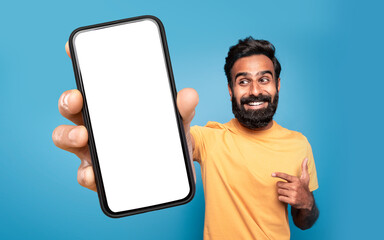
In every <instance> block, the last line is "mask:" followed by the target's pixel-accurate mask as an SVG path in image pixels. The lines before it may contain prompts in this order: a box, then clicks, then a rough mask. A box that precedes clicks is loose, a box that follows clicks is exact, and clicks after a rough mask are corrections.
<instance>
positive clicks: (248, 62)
mask: <svg viewBox="0 0 384 240" xmlns="http://www.w3.org/2000/svg"><path fill="white" fill-rule="evenodd" d="M265 70H269V71H271V72H272V73H273V74H274V72H275V70H274V68H273V63H272V61H271V59H269V58H268V57H267V56H265V55H252V56H249V57H242V58H239V59H238V60H237V61H236V62H235V64H233V67H232V71H231V75H232V78H233V77H234V76H236V74H237V73H239V72H246V73H250V74H252V75H254V74H256V73H258V72H260V71H265ZM273 77H274V76H273Z"/></svg>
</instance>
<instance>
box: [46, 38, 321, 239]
mask: <svg viewBox="0 0 384 240" xmlns="http://www.w3.org/2000/svg"><path fill="white" fill-rule="evenodd" d="M67 52H68V49H67ZM224 69H225V73H226V76H227V80H228V90H229V95H230V97H231V101H232V111H233V113H234V115H235V118H234V119H232V120H231V121H229V122H228V123H225V124H221V123H217V122H208V123H207V125H206V126H205V127H200V126H193V127H190V123H191V121H192V119H193V117H194V114H195V107H196V105H197V103H198V95H197V93H196V91H195V90H193V89H183V90H181V91H180V92H179V93H178V96H177V106H178V109H179V111H180V114H181V116H182V118H183V124H184V130H185V133H186V138H187V142H188V146H189V150H190V155H191V156H193V159H194V160H195V161H197V162H199V163H200V165H201V171H202V179H203V185H204V193H205V204H206V208H205V209H206V210H205V223H204V239H205V240H208V239H214V240H224V239H231V240H233V239H279V240H280V239H289V238H290V229H289V222H288V210H287V206H288V205H290V206H291V213H292V217H293V221H294V223H295V225H296V226H298V227H299V228H301V229H307V228H310V227H311V226H312V225H313V224H314V223H315V221H316V220H317V218H318V215H319V211H318V209H317V207H316V204H315V199H314V196H313V194H312V191H314V190H316V189H317V188H318V183H317V175H316V168H315V162H314V159H313V155H312V150H311V146H310V144H309V143H308V141H307V139H306V138H305V137H304V136H303V135H302V134H301V133H299V132H295V131H291V130H288V129H285V128H283V127H282V126H280V125H278V124H277V123H276V122H275V121H274V120H273V116H274V114H275V112H276V109H277V105H278V100H279V90H280V78H279V75H280V71H281V66H280V63H279V62H278V60H277V59H276V57H275V48H274V46H273V45H272V44H271V43H269V42H268V41H264V40H254V39H253V38H251V37H249V38H246V39H244V40H240V41H239V43H238V44H237V45H235V46H232V47H231V48H230V50H229V52H228V56H227V58H226V63H225V66H224ZM81 108H82V96H81V94H80V92H79V91H77V90H70V91H66V92H64V93H63V94H62V96H61V97H60V100H59V111H60V113H61V114H62V115H63V116H64V117H66V118H68V119H70V120H71V121H73V122H74V123H75V124H77V125H79V126H69V125H61V126H59V127H57V128H56V129H55V130H54V132H53V136H52V137H53V141H54V143H55V144H56V145H57V146H58V147H60V148H62V149H64V150H67V151H70V152H73V153H75V154H76V155H77V156H78V157H79V158H80V159H81V164H80V167H79V170H78V181H79V183H80V184H81V185H82V186H84V187H87V188H89V189H91V190H94V191H96V185H95V179H94V174H93V169H92V164H91V158H90V154H89V149H88V146H87V140H88V134H87V131H86V129H85V128H84V127H83V126H82V125H83V121H82V117H81Z"/></svg>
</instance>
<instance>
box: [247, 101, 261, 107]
mask: <svg viewBox="0 0 384 240" xmlns="http://www.w3.org/2000/svg"><path fill="white" fill-rule="evenodd" d="M263 103H264V102H250V103H248V105H251V106H259V105H261V104H263Z"/></svg>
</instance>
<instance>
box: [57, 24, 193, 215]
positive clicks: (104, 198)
mask: <svg viewBox="0 0 384 240" xmlns="http://www.w3.org/2000/svg"><path fill="white" fill-rule="evenodd" d="M136 20H137V19H136ZM147 20H148V19H147ZM150 21H153V19H150ZM115 23H116V22H115ZM120 23H121V22H120ZM155 23H156V22H155ZM151 24H153V23H151ZM156 24H158V23H156ZM158 26H159V25H158ZM96 27H100V25H99V26H96ZM104 27H105V26H104ZM93 28H95V26H94V27H93ZM98 29H100V28H98ZM158 29H160V30H161V28H158ZM158 33H159V32H158ZM160 33H161V31H160ZM164 40H165V39H164ZM163 43H164V42H163ZM88 45H89V42H88V43H87V44H86V46H88ZM106 46H107V47H110V46H109V45H108V44H107V45H106ZM96 50H97V49H96ZM104 50H105V49H104ZM106 52H107V55H108V54H109V51H106ZM166 53H167V52H166ZM72 55H74V54H72ZM166 55H167V54H165V58H164V59H165V60H167V56H166ZM107 57H108V56H107ZM111 57H112V56H111V55H109V60H111ZM120 57H121V56H120ZM123 57H124V56H123ZM168 58H169V56H168ZM92 60H93V59H92ZM131 60H132V59H131ZM75 61H76V60H75ZM75 61H74V64H75V63H76V62H75ZM96 61H100V59H98V60H96ZM119 61H120V60H119ZM168 63H169V59H168ZM96 64H99V62H97V63H96ZM119 64H120V63H119V62H115V63H114V64H113V65H114V66H112V68H113V69H119V67H117V68H116V65H119ZM80 66H81V65H80ZM83 66H87V63H85V65H84V64H83ZM102 66H103V65H100V67H102ZM165 66H166V65H165ZM78 67H79V66H78ZM169 67H170V66H169ZM86 68H87V67H85V68H83V69H82V70H83V71H79V72H78V73H79V75H78V76H77V77H78V79H77V80H81V81H83V79H84V76H83V75H82V73H84V69H86ZM120 68H126V65H124V64H123V65H120ZM163 70H164V69H163ZM168 70H169V68H168ZM92 71H93V70H92ZM108 71H110V69H109V70H108ZM87 74H88V73H86V74H85V75H87ZM143 74H144V75H145V73H143ZM169 74H171V72H168V77H170V79H171V80H173V79H172V76H170V75H169ZM118 75H119V74H118ZM116 76H117V75H116ZM88 79H92V80H94V79H95V78H94V77H93V78H88ZM143 79H144V78H141V79H139V80H138V81H140V80H143ZM135 80H136V79H135V78H134V79H132V81H135ZM136 81H137V80H136ZM147 81H150V80H148V79H147ZM144 82H145V81H144ZM79 83H82V82H79V81H78V84H79ZM115 83H116V82H115ZM163 83H164V82H163ZM91 84H92V83H91ZM168 84H170V85H168V88H169V86H171V93H172V82H168ZM101 85H102V86H104V88H103V89H102V91H99V92H98V94H95V96H97V97H98V98H101V99H103V100H102V101H98V104H97V106H99V105H103V104H105V105H104V107H105V108H106V109H107V112H108V111H110V109H109V108H114V107H115V108H114V109H115V110H116V109H119V108H120V107H121V106H122V105H120V106H119V107H116V106H112V107H111V106H110V105H109V106H108V99H109V98H113V97H114V96H111V95H108V96H107V98H106V99H105V98H104V97H105V96H103V93H105V90H108V85H107V86H105V85H103V84H101ZM112 85H113V84H112ZM163 85H164V84H163ZM87 86H91V85H89V84H88V85H86V86H85V87H84V86H81V85H80V88H81V87H84V89H83V90H85V92H86V93H87V89H91V88H92V87H88V88H87ZM136 86H137V85H136ZM116 87H119V86H116V85H113V87H112V88H109V89H110V90H111V89H112V90H115V88H116ZM160 87H162V86H160ZM134 89H137V88H133V89H125V90H127V91H129V90H131V91H132V90H134ZM156 90H158V88H157V89H156ZM88 91H90V95H92V92H95V91H94V90H88ZM147 91H148V90H147ZM173 91H174V88H173ZM96 92H97V91H96ZM107 92H108V91H107ZM114 92H115V91H114ZM188 92H189V93H191V92H194V91H193V90H186V91H185V95H188ZM120 93H121V92H120ZM154 93H157V92H154ZM69 94H74V95H77V96H79V95H78V94H76V93H74V92H72V93H69ZM189 95H190V96H192V98H191V99H193V98H194V100H192V101H191V105H194V106H193V107H190V109H192V110H193V109H194V107H195V106H196V104H197V101H198V98H197V94H195V92H194V93H192V95H191V94H189ZM193 95H194V96H193ZM80 96H81V95H80ZM168 96H169V95H168ZM62 98H65V96H64V97H62ZM69 98H70V99H71V98H73V97H69ZM171 99H172V98H171ZM84 103H86V104H87V101H84ZM110 103H111V102H110ZM112 103H115V104H116V103H117V102H116V101H112ZM153 103H154V104H155V103H159V102H153ZM151 104H152V103H150V104H148V103H147V106H145V105H144V106H145V107H151ZM62 105H63V104H62ZM116 105H118V104H116ZM123 105H124V104H123ZM171 105H172V104H171ZM93 106H96V105H95V104H93ZM125 106H126V104H125ZM145 107H144V109H145ZM64 108H65V107H64ZM101 108H102V107H101ZM95 109H97V108H95ZM137 109H139V108H137ZM88 110H89V109H88ZM66 111H71V110H70V107H68V106H67V108H65V109H64V111H61V112H62V114H63V115H64V116H66V117H68V118H71V117H74V116H76V115H77V113H75V112H72V113H69V114H68V113H67V112H66ZM85 111H87V110H86V109H85ZM93 111H95V110H93ZM146 112H148V111H146ZM146 112H145V111H144V113H146ZM109 113H115V114H117V113H116V111H115V112H113V111H112V112H109ZM185 113H188V111H187V112H185ZM83 114H84V112H83ZM112 115H113V114H112ZM187 115H188V116H187ZM191 115H193V114H190V112H189V113H188V114H186V117H185V118H190V120H192V118H191V117H190V116H191ZM77 116H78V115H77ZM94 116H97V117H94V118H92V114H89V116H88V119H86V121H89V120H91V121H90V122H92V121H93V120H92V119H97V118H98V119H99V120H100V115H97V114H96V115H94ZM157 116H159V117H160V118H161V117H164V116H162V115H161V114H157ZM174 116H175V115H174ZM176 116H177V115H176ZM120 117H121V116H120ZM85 118H87V116H86V117H85ZM106 119H107V120H109V121H107V120H105V119H104V120H103V121H101V122H102V124H105V123H108V124H111V121H113V120H115V118H114V117H113V116H112V117H111V114H107V118H106ZM176 120H177V118H176ZM190 120H189V123H190ZM168 121H169V119H168ZM90 122H89V125H90ZM95 122H97V120H96V121H95ZM113 122H114V123H116V121H113ZM157 122H158V121H156V119H154V122H153V124H154V125H156V123H157ZM176 123H177V121H176ZM189 123H188V124H187V125H188V127H189ZM108 124H107V125H108ZM120 124H121V123H120ZM101 126H102V125H101ZM184 126H186V125H185V122H184ZM88 127H90V126H88ZM136 127H137V128H139V127H140V125H139V124H137V126H136ZM149 127H151V126H149ZM89 129H92V128H89ZM89 129H88V131H89ZM179 130H180V128H179ZM55 132H56V130H55ZM128 132H129V131H128ZM151 133H152V131H151ZM179 133H180V132H179ZM188 133H189V131H188ZM54 135H55V134H54ZM64 135H65V134H64ZM90 135H91V136H92V131H91V134H90ZM110 136H112V135H109V138H108V139H109V141H114V137H112V138H111V137H110ZM136 137H137V136H136ZM138 137H139V138H140V136H138ZM147 137H148V136H147ZM128 138H129V136H128ZM97 139H98V138H94V139H93V141H95V142H97V141H98V140H97ZM54 140H55V138H54ZM120 140H121V138H120ZM128 140H129V139H128ZM58 142H60V141H56V142H55V143H58ZM90 142H92V139H90ZM121 142H122V141H118V142H117V143H118V144H120V143H121ZM141 143H147V140H146V139H145V138H144V141H142V142H141ZM152 143H153V142H152ZM93 144H95V143H93ZM57 145H58V146H60V143H58V144H57ZM90 145H91V144H90ZM95 146H96V145H94V146H93V147H95ZM60 147H63V146H60ZM63 148H66V146H64V147H63ZM91 148H92V146H91ZM101 148H102V147H101ZM85 149H86V148H85ZM173 149H174V147H172V150H173ZM67 150H69V151H71V150H70V149H67ZM72 150H73V149H72ZM95 150H96V148H95ZM109 150H110V149H109ZM91 151H92V150H91ZM74 152H75V151H74ZM86 152H87V150H84V153H86ZM113 152H114V151H109V153H113ZM168 152H169V151H168ZM94 153H95V155H96V157H97V153H98V152H97V153H96V151H95V152H94ZM121 153H122V152H120V154H121ZM140 153H142V151H141V152H140ZM77 154H79V153H77ZM124 154H125V153H124ZM124 154H121V155H124ZM128 155H129V154H128ZM139 155H140V154H139ZM167 155H168V156H169V154H167ZM187 155H188V154H187ZM115 156H118V155H115ZM136 156H137V155H136ZM159 156H160V157H159V158H160V159H156V160H157V162H151V164H155V165H156V164H157V163H158V162H159V161H162V159H161V154H160V155H159ZM184 160H186V157H185V148H184ZM96 161H97V160H96ZM85 162H88V161H85ZM115 163H116V162H115ZM118 163H119V162H118ZM120 163H121V162H120ZM183 163H184V168H185V167H187V169H186V170H187V171H188V162H187V161H183ZM93 164H94V165H95V162H94V163H93ZM82 165H83V164H82ZM85 165H86V164H85ZM104 166H106V165H104ZM131 166H132V165H131ZM149 166H150V165H149ZM158 166H161V165H156V168H158ZM170 166H173V165H170ZM97 167H100V166H97ZM97 167H96V168H97ZM135 167H138V165H135ZM139 167H140V165H139ZM147 167H148V166H146V167H145V168H147ZM168 167H169V166H168ZM101 170H103V167H101ZM125 170H128V171H129V169H125ZM190 170H191V169H189V171H190ZM131 171H132V170H131ZM79 172H80V169H79ZM101 172H102V171H101ZM101 172H100V173H101ZM112 172H116V168H115V169H114V170H113V171H112ZM131 173H132V172H131ZM120 174H123V175H124V171H123V172H121V173H120ZM152 174H157V173H156V171H155V172H154V171H153V169H152V172H151V174H150V175H152ZM170 174H172V172H170ZM150 175H148V176H150ZM168 175H169V173H168ZM180 176H182V175H180ZM96 177H99V180H101V179H102V178H100V177H101V175H100V176H97V173H96ZM109 177H110V176H109ZM136 177H137V176H136ZM120 179H122V178H120ZM154 179H156V178H154ZM188 179H189V180H188ZM130 180H131V181H132V180H134V178H130ZM157 180H158V179H156V181H157ZM187 180H188V181H189V183H188V184H189V186H188V189H187V190H188V191H189V193H190V192H191V191H192V190H194V189H192V188H193V186H192V187H191V184H190V183H191V181H190V175H187ZM149 182H150V184H149V185H148V184H147V185H146V187H149V188H150V189H151V190H152V191H153V190H154V189H153V188H151V187H152V186H150V185H151V184H153V183H154V182H153V180H152V181H149ZM167 183H170V184H171V185H172V184H173V183H172V181H171V182H167ZM98 185H99V186H98V189H99V196H100V190H101V192H102V191H105V189H104V188H103V187H102V186H101V187H100V185H104V182H103V181H101V182H98ZM123 185H124V184H123ZM126 185H129V182H125V186H126ZM159 186H161V185H159ZM130 187H131V188H130V190H128V193H132V189H134V190H135V186H132V184H131V185H130ZM162 187H163V186H162ZM122 188H123V186H120V190H121V189H122ZM170 189H171V191H173V189H174V186H172V188H170ZM184 189H186V188H184ZM120 190H117V191H116V192H115V193H117V194H120V192H121V191H120ZM144 190H145V189H144ZM134 193H135V194H142V191H141V189H140V188H138V189H136V192H134ZM161 194H162V193H161V192H157V193H155V194H154V195H152V200H154V198H156V197H157V196H158V195H161ZM111 196H112V195H107V194H106V193H105V192H104V195H102V196H100V197H101V204H102V206H103V204H104V207H107V209H103V210H104V211H107V212H106V213H107V214H109V215H110V216H112V217H117V216H122V215H128V214H134V213H138V212H142V211H148V210H153V209H158V208H162V207H166V205H167V206H170V205H174V204H175V202H176V201H179V203H180V199H177V198H176V199H172V200H173V201H168V202H167V201H164V202H161V201H160V202H158V203H157V206H156V204H155V205H148V206H147V205H145V203H144V205H143V203H142V200H143V198H141V199H140V197H139V198H137V199H140V201H139V203H137V202H136V203H135V204H138V206H139V207H138V208H137V207H132V206H133V205H132V202H131V203H130V204H131V205H130V206H131V208H130V209H128V210H127V209H123V210H121V209H118V210H117V211H114V210H112V211H111V212H108V211H110V209H108V208H109V204H110V202H111V199H113V196H112V197H111ZM121 196H123V198H124V194H123V195H120V197H121ZM127 196H129V198H134V196H133V197H132V194H128V195H125V197H126V199H125V200H126V201H125V202H123V203H122V204H123V206H124V204H126V202H127V200H129V199H128V198H127ZM189 196H190V194H189ZM108 198H110V199H109V202H108ZM163 199H164V196H163ZM144 200H146V199H144ZM181 200H182V201H185V198H184V199H181ZM102 201H105V202H102ZM155 201H156V200H155ZM140 204H141V206H140ZM159 204H160V205H161V206H159ZM144 208H145V209H144Z"/></svg>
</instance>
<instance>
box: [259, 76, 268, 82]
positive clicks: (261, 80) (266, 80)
mask: <svg viewBox="0 0 384 240" xmlns="http://www.w3.org/2000/svg"><path fill="white" fill-rule="evenodd" d="M269 81H270V80H269V78H267V77H262V78H260V79H259V82H260V83H268V82H269Z"/></svg>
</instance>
